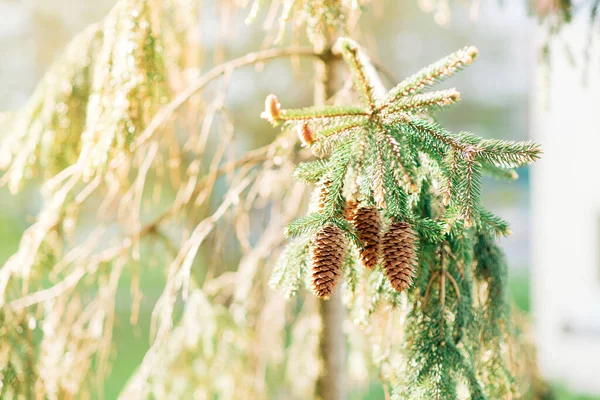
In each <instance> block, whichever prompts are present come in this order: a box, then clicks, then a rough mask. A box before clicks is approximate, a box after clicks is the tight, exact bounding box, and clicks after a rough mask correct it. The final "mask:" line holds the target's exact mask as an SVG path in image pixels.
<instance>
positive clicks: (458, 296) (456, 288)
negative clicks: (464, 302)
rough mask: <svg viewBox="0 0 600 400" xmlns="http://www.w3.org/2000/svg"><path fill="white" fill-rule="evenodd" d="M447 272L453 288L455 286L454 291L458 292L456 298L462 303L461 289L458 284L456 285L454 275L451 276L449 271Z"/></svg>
mask: <svg viewBox="0 0 600 400" xmlns="http://www.w3.org/2000/svg"><path fill="white" fill-rule="evenodd" d="M445 272H446V276H447V277H448V279H449V280H450V283H452V286H454V290H455V291H456V297H457V299H458V301H460V289H459V288H458V283H456V280H455V279H454V278H453V277H452V275H450V272H448V271H445Z"/></svg>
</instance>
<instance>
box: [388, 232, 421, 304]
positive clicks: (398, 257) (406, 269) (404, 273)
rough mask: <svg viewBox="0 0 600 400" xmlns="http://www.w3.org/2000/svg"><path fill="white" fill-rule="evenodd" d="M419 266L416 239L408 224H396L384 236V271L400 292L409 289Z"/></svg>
mask: <svg viewBox="0 0 600 400" xmlns="http://www.w3.org/2000/svg"><path fill="white" fill-rule="evenodd" d="M416 265H417V254H416V238H415V233H414V232H413V230H412V228H411V227H410V225H409V224H408V223H406V222H402V221H399V222H394V223H392V225H391V226H390V229H388V231H387V232H386V233H385V235H384V236H383V269H384V271H385V275H386V276H387V279H388V281H390V283H391V285H392V287H393V288H394V289H396V290H397V291H398V292H401V291H403V290H406V289H408V287H409V286H410V285H411V283H412V278H413V276H414V274H415V266H416Z"/></svg>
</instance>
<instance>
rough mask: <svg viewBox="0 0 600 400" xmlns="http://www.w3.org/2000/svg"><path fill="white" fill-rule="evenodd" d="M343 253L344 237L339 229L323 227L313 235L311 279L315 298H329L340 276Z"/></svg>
mask: <svg viewBox="0 0 600 400" xmlns="http://www.w3.org/2000/svg"><path fill="white" fill-rule="evenodd" d="M345 251H346V237H345V236H344V232H343V231H342V230H341V229H340V228H339V227H337V226H335V225H325V226H324V227H323V228H321V229H319V230H318V231H317V233H316V234H315V238H314V243H313V246H312V279H313V290H314V292H315V294H316V295H317V297H321V298H329V296H331V293H332V292H333V290H334V289H335V286H336V285H337V283H338V281H339V279H340V277H341V276H342V262H343V259H344V253H345Z"/></svg>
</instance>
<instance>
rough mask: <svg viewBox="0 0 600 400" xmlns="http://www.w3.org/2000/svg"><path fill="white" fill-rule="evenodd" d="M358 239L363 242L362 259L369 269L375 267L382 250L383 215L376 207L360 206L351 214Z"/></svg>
mask: <svg viewBox="0 0 600 400" xmlns="http://www.w3.org/2000/svg"><path fill="white" fill-rule="evenodd" d="M349 217H350V218H349V219H350V220H351V221H352V224H353V225H354V228H355V229H356V233H357V236H358V239H360V241H361V243H362V244H363V248H362V249H361V250H360V261H361V262H362V264H363V265H364V266H365V267H366V268H369V269H373V268H375V266H376V265H377V262H378V261H379V253H380V252H381V217H380V216H379V212H378V211H377V209H376V208H375V207H359V208H357V209H355V210H354V212H353V213H352V215H350V216H349Z"/></svg>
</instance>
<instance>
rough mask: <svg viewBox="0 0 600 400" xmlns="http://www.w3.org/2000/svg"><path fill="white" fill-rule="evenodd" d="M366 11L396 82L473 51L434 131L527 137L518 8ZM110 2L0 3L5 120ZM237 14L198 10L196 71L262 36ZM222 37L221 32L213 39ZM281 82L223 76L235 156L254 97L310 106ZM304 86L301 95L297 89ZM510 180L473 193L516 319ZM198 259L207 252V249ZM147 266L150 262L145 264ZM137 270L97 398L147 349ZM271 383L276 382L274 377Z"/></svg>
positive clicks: (251, 117)
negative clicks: (503, 259)
mask: <svg viewBox="0 0 600 400" xmlns="http://www.w3.org/2000/svg"><path fill="white" fill-rule="evenodd" d="M206 3H207V2H205V4H206ZM223 3H226V2H223ZM374 3H375V4H373V5H372V7H371V8H372V10H371V12H368V13H365V14H364V16H363V19H362V21H361V23H360V29H361V30H363V31H365V32H370V34H371V37H372V38H376V40H375V39H373V40H372V41H371V43H368V42H367V43H365V45H366V47H368V48H369V49H370V50H371V53H372V54H373V55H374V56H375V58H377V59H378V60H379V62H380V63H381V64H382V65H384V66H385V67H386V69H387V70H389V72H390V74H391V75H392V76H393V77H394V78H395V79H397V80H398V79H399V78H401V77H403V76H405V75H406V74H407V73H410V72H413V71H416V70H417V69H419V68H420V67H421V66H423V65H426V64H428V63H429V62H431V61H434V60H436V59H438V58H439V57H440V56H442V55H445V54H448V53H450V52H452V51H453V50H455V49H457V48H460V47H463V46H465V45H469V44H473V45H476V46H477V47H478V48H479V49H480V51H481V53H480V56H479V59H478V62H477V63H476V64H475V65H474V66H472V67H471V69H470V71H469V74H463V75H459V76H458V77H457V78H456V79H455V80H453V82H452V85H453V86H454V85H456V86H457V87H460V88H461V91H462V93H463V96H462V98H463V101H462V102H461V104H460V105H459V106H457V107H455V108H453V109H452V110H450V111H448V112H445V113H443V114H442V115H440V119H441V120H442V122H443V125H445V126H447V127H448V128H450V129H451V130H461V129H465V130H470V131H473V132H477V133H478V134H481V135H482V136H485V137H495V138H502V139H514V140H525V139H527V131H528V112H529V111H528V110H529V108H528V102H529V93H530V92H531V89H532V87H531V85H532V83H531V82H532V79H531V76H532V74H533V70H534V61H535V58H536V57H537V54H536V53H535V51H534V44H533V38H534V31H535V21H534V19H533V18H532V17H528V15H527V5H526V4H524V3H523V2H515V1H512V2H489V3H486V4H485V6H482V7H479V6H478V2H476V3H473V4H476V5H471V6H464V5H461V4H457V5H456V7H455V9H452V10H451V17H450V18H449V19H447V18H446V17H445V16H443V15H441V16H440V15H434V17H433V18H432V15H429V14H427V13H424V12H423V8H425V9H427V8H428V7H429V8H430V7H431V5H428V4H427V2H426V1H420V2H418V1H397V0H382V1H376V2H374ZM419 3H420V4H419ZM113 5H114V1H111V0H96V1H71V0H0V60H2V61H0V110H5V111H14V110H17V109H18V108H19V107H21V106H22V105H23V104H24V103H25V102H26V100H27V99H28V98H29V97H30V96H31V94H32V93H33V90H34V88H35V86H36V84H37V83H38V81H39V80H40V78H41V77H42V75H43V74H44V72H45V71H46V70H47V69H48V67H49V65H50V63H51V62H52V61H53V60H54V59H55V58H56V57H57V55H58V54H60V52H61V51H63V50H64V49H65V46H66V44H67V43H68V41H69V40H70V39H71V38H72V37H73V36H74V35H75V34H76V33H78V32H80V31H82V30H83V29H84V28H85V27H87V26H88V25H90V24H92V23H94V22H97V21H98V20H100V19H101V18H102V17H103V16H104V15H106V13H107V12H108V11H109V9H110V8H111V7H112V6H113ZM246 16H247V11H236V13H235V14H234V16H230V15H229V16H225V13H224V12H222V10H221V9H219V8H218V7H216V6H215V5H214V4H213V5H212V6H211V5H207V6H206V7H204V8H203V9H202V12H201V16H200V18H201V23H200V24H199V30H198V32H197V37H196V40H198V44H199V48H200V50H201V53H202V54H201V55H200V56H201V58H202V60H203V64H204V65H205V68H206V67H208V66H211V65H214V64H215V63H217V62H219V61H221V60H224V59H231V58H234V57H236V56H240V55H242V54H244V53H245V52H247V51H248V49H259V48H260V46H261V43H262V42H263V39H264V36H265V32H264V31H263V30H262V29H261V23H260V21H261V18H260V17H264V16H259V18H257V21H258V22H257V23H254V24H252V25H244V24H243V23H242V21H243V20H244V19H245V18H246ZM474 17H476V18H474ZM436 20H437V22H436ZM232 21H234V22H235V23H232ZM438 22H444V24H439V23H438ZM225 31H226V32H227V35H222V33H223V32H225ZM292 73H293V72H290V71H289V69H287V68H283V67H281V65H280V64H278V63H273V64H271V65H269V66H268V67H267V70H266V71H262V73H260V74H258V75H257V77H254V71H252V70H243V71H239V72H238V73H237V74H236V75H235V76H234V78H233V81H232V82H231V86H232V87H235V88H236V89H235V90H232V91H230V93H229V95H228V99H227V101H228V104H229V107H230V110H231V111H232V112H231V113H232V115H235V116H236V118H239V119H237V120H235V121H234V122H235V125H236V127H238V130H239V131H237V132H236V135H238V137H240V138H242V139H241V140H239V147H240V151H241V150H243V149H248V148H255V147H258V146H261V145H265V144H267V143H269V142H270V141H271V140H272V139H273V137H274V136H275V135H276V130H274V129H271V128H270V127H269V126H268V125H267V124H265V123H264V122H263V121H261V120H260V119H259V118H258V115H259V114H260V111H261V109H262V107H263V103H262V99H264V97H265V95H266V94H268V93H270V92H275V93H282V94H283V95H281V96H280V100H281V101H282V103H283V104H286V105H289V106H290V107H292V106H300V105H306V104H307V103H310V102H311V90H310V84H309V83H308V77H306V76H303V75H302V74H299V75H297V76H295V77H294V78H295V79H290V74H292ZM490 77H492V78H490ZM303 82H304V83H306V84H305V85H303ZM446 86H447V85H446ZM306 87H308V88H309V89H308V90H305V89H306ZM240 111H243V112H240ZM2 118H6V116H0V124H2V123H5V122H6V121H2ZM239 127H244V128H239ZM255 133H258V134H255ZM519 174H520V176H521V179H519V180H518V181H516V182H515V183H510V184H509V183H503V182H496V181H486V182H485V185H486V187H485V190H484V191H483V192H484V196H485V198H484V202H485V203H486V204H487V205H488V206H489V207H490V208H491V210H492V211H494V212H496V213H497V214H499V215H501V216H502V217H504V218H506V219H507V220H508V221H509V222H510V223H511V225H512V230H513V232H514V234H513V235H512V236H511V237H510V238H508V239H503V240H502V241H501V244H502V246H503V248H504V249H505V251H506V253H507V257H508V261H509V265H510V266H511V267H513V269H512V270H511V294H512V296H513V298H514V299H515V301H516V303H517V305H518V306H519V307H520V308H521V309H523V310H525V311H528V310H529V295H528V293H529V286H528V265H529V260H530V257H529V252H528V248H529V243H528V237H529V232H528V230H527V227H528V210H529V199H528V171H527V170H526V169H524V170H520V171H519ZM35 185H36V183H35V182H33V183H29V184H27V185H26V186H25V187H24V189H23V190H22V191H21V192H19V193H18V194H17V195H15V196H12V195H10V194H9V192H8V189H7V187H5V186H3V187H1V188H0V264H3V263H4V262H5V261H6V260H7V259H8V257H9V256H10V255H12V254H13V253H14V252H15V251H16V250H17V248H18V243H19V239H20V237H21V235H22V234H23V232H24V230H25V229H26V228H27V227H28V226H29V224H30V223H31V222H32V217H33V216H34V215H36V213H37V211H38V210H39V208H40V201H41V199H40V198H39V195H38V194H37V191H36V190H35ZM202 250H203V251H209V246H204V247H203V249H202ZM201 258H202V257H200V259H201ZM141 262H142V263H144V262H147V263H150V260H148V259H147V260H144V259H142V260H141ZM157 263H158V260H156V259H154V260H153V264H157ZM143 267H144V266H142V268H143ZM144 270H146V271H149V272H147V273H146V274H144V276H143V278H142V281H141V288H142V291H143V292H144V295H145V296H144V298H143V300H142V303H141V306H140V314H139V321H138V324H137V325H134V326H132V325H131V324H130V323H129V318H130V314H131V303H132V301H131V294H130V291H129V282H128V280H129V279H130V278H128V277H127V275H125V276H124V279H123V282H122V285H121V287H120V289H119V292H118V296H117V299H116V310H117V320H116V324H115V331H114V338H115V339H116V348H115V349H114V355H115V356H116V358H115V360H114V363H113V366H112V371H111V373H110V376H109V378H108V379H107V381H106V383H105V387H104V389H105V393H104V394H105V396H106V398H109V399H111V398H116V397H117V395H118V393H119V392H120V391H121V390H122V388H123V387H124V385H125V383H126V382H127V380H128V379H129V378H130V376H131V375H132V373H133V371H134V369H135V368H136V367H137V366H138V365H139V363H140V362H141V360H142V358H143V356H144V354H145V353H146V351H147V350H148V347H149V344H148V339H147V338H148V337H149V333H150V319H151V312H152V308H153V305H154V303H155V302H156V300H157V297H158V296H159V295H160V292H161V289H162V287H163V286H164V283H165V282H164V280H165V278H164V273H163V271H162V270H161V269H159V268H156V266H155V267H154V268H153V267H152V266H149V268H144ZM126 271H127V269H126ZM125 274H127V272H126V273H125ZM271 378H272V379H278V377H277V376H276V374H273V375H272V376H271ZM557 385H558V386H557V388H558V394H559V398H560V399H582V400H583V399H585V397H580V396H577V395H575V394H570V393H568V392H567V391H566V390H563V389H562V388H561V387H560V383H557ZM352 398H353V399H361V398H370V399H380V398H383V392H382V389H381V385H380V383H379V382H374V383H373V384H372V385H371V386H370V387H365V388H364V391H363V392H357V393H354V394H353V396H352Z"/></svg>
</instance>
